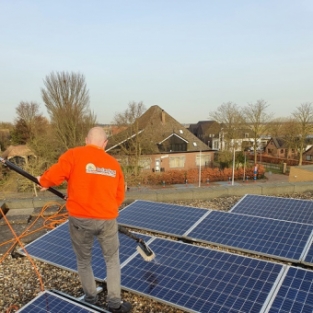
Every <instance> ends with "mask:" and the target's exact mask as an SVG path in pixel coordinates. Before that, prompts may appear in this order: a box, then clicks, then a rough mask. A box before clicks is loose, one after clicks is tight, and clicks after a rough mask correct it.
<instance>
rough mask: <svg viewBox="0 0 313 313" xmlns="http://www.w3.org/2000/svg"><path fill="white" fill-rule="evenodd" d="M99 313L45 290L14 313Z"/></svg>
mask: <svg viewBox="0 0 313 313" xmlns="http://www.w3.org/2000/svg"><path fill="white" fill-rule="evenodd" d="M101 311H102V312H107V311H104V310H101ZM101 311H99V310H96V309H92V308H90V307H87V306H84V305H83V304H80V303H78V302H75V301H72V300H70V299H68V298H65V297H62V296H60V295H58V294H56V293H53V292H51V291H48V290H45V291H43V292H41V293H40V294H38V295H37V296H36V297H35V298H34V299H32V300H31V301H30V302H28V303H27V304H26V305H25V306H23V307H22V308H20V309H19V310H18V311H16V313H47V312H49V313H99V312H101Z"/></svg>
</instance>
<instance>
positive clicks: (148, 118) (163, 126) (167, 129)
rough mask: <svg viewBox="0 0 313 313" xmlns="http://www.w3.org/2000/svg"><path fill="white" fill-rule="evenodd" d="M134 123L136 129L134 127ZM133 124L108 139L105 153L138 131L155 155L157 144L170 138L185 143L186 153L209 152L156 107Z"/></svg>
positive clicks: (176, 122) (187, 131)
mask: <svg viewBox="0 0 313 313" xmlns="http://www.w3.org/2000/svg"><path fill="white" fill-rule="evenodd" d="M135 123H136V127H134V124H135ZM135 123H134V124H133V125H132V126H130V127H128V128H127V129H126V130H124V131H122V132H120V133H119V134H116V135H113V136H112V137H111V138H109V139H110V140H109V142H108V145H107V151H109V150H111V149H112V148H113V146H114V147H116V145H117V144H120V143H122V142H125V138H130V137H131V136H134V135H135V134H136V132H137V133H138V132H139V131H142V134H144V136H145V137H146V140H147V139H148V141H150V142H153V144H154V146H153V150H154V151H153V152H155V153H158V152H160V151H159V149H158V145H157V144H158V143H161V142H163V141H164V140H165V139H168V138H170V137H172V136H174V137H177V138H180V139H182V140H183V141H185V142H186V143H187V151H199V150H200V149H201V150H202V151H204V150H210V149H209V147H208V146H207V145H206V144H205V143H203V142H202V141H201V140H200V139H199V138H197V137H196V136H195V135H193V134H192V133H191V132H190V131H189V130H188V129H186V128H185V127H184V126H183V125H182V124H180V123H179V122H178V121H176V120H175V119H174V118H173V117H172V116H171V115H169V114H168V113H167V112H166V111H164V110H163V109H162V108H160V107H159V106H158V105H154V106H151V107H150V108H149V109H148V110H147V111H146V112H145V113H144V114H142V115H141V116H140V117H139V118H138V119H137V120H136V122H135ZM194 143H195V144H196V145H195V144H194Z"/></svg>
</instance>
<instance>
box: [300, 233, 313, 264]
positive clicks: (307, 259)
mask: <svg viewBox="0 0 313 313" xmlns="http://www.w3.org/2000/svg"><path fill="white" fill-rule="evenodd" d="M301 263H303V264H306V265H309V266H313V233H312V235H311V237H310V239H309V240H308V244H307V246H306V249H305V251H304V253H303V256H302V258H301Z"/></svg>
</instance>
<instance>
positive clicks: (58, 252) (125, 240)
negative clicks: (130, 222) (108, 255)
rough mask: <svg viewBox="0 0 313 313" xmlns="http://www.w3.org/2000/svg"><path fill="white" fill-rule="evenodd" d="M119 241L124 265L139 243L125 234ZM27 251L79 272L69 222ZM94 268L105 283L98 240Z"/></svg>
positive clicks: (40, 238) (52, 231)
mask: <svg viewBox="0 0 313 313" xmlns="http://www.w3.org/2000/svg"><path fill="white" fill-rule="evenodd" d="M138 236H139V237H141V238H142V239H143V240H145V242H147V241H148V240H149V239H150V237H149V236H146V235H142V234H140V235H138ZM119 239H120V261H121V263H123V262H125V261H126V260H127V259H128V258H129V257H130V256H131V255H132V254H134V253H137V252H136V246H137V242H136V241H135V240H133V239H131V238H129V237H127V236H125V235H123V234H120V235H119ZM26 250H27V252H28V253H29V254H30V255H31V256H32V257H34V258H35V259H38V260H41V261H44V262H47V263H49V264H52V265H55V266H57V267H60V268H64V269H67V270H70V271H73V272H77V264H76V256H75V253H74V251H73V249H72V244H71V241H70V234H69V229H68V222H65V223H63V224H61V225H60V226H58V227H56V228H55V229H53V230H51V231H50V232H48V233H47V234H45V235H43V236H41V237H39V238H38V239H36V240H34V241H33V242H31V243H29V244H28V245H26ZM19 252H20V253H21V254H25V253H24V251H23V250H22V249H19ZM92 268H93V271H94V275H95V279H96V280H98V281H103V280H104V279H105V277H106V268H105V262H104V258H103V255H102V250H101V248H100V245H99V243H98V241H97V240H95V242H94V246H93V250H92Z"/></svg>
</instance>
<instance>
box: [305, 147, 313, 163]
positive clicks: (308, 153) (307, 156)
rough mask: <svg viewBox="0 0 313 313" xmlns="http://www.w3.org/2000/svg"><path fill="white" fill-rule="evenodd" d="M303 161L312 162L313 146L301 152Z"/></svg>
mask: <svg viewBox="0 0 313 313" xmlns="http://www.w3.org/2000/svg"><path fill="white" fill-rule="evenodd" d="M303 160H304V161H313V146H310V147H309V148H308V149H307V150H306V151H305V152H303Z"/></svg>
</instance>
